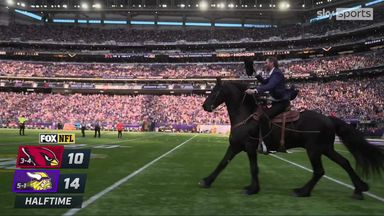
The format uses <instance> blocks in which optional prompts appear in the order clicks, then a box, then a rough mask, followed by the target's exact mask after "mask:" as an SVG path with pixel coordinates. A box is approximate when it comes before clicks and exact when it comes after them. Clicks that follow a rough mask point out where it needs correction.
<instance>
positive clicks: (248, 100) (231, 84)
mask: <svg viewBox="0 0 384 216" xmlns="http://www.w3.org/2000/svg"><path fill="white" fill-rule="evenodd" d="M224 86H227V88H228V90H229V91H231V92H235V89H236V90H238V91H239V92H238V93H239V95H238V96H237V97H238V98H244V99H243V101H242V103H243V104H246V105H248V106H250V107H255V100H254V98H253V97H246V96H247V94H246V93H245V90H247V89H248V88H249V85H248V83H244V82H240V81H226V82H225V83H224Z"/></svg>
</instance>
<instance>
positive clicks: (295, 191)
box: [292, 188, 311, 197]
mask: <svg viewBox="0 0 384 216" xmlns="http://www.w3.org/2000/svg"><path fill="white" fill-rule="evenodd" d="M292 195H293V196H294V197H309V196H311V194H310V193H308V192H305V191H303V190H302V189H301V188H296V189H293V193H292Z"/></svg>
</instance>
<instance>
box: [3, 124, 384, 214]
mask: <svg viewBox="0 0 384 216" xmlns="http://www.w3.org/2000/svg"><path fill="white" fill-rule="evenodd" d="M41 132H44V131H42V130H40V131H37V130H33V131H32V130H26V136H23V137H22V136H18V135H17V130H10V129H3V130H0V215H63V214H66V215H104V216H106V215H384V181H383V180H384V178H381V179H380V178H378V177H374V178H370V179H366V181H367V182H368V183H369V184H370V187H371V190H370V191H369V192H370V194H366V195H365V200H354V199H352V198H351V195H352V192H353V190H352V189H351V188H348V185H350V184H351V181H350V180H349V178H348V176H347V174H346V173H345V172H344V171H343V170H342V169H341V168H340V167H338V166H337V165H335V164H334V163H333V162H331V161H329V160H328V159H327V158H325V157H323V162H324V167H325V171H326V176H327V178H322V179H321V180H320V182H319V183H318V185H317V186H316V187H315V189H314V191H313V192H312V196H311V197H309V198H296V197H293V196H291V190H292V189H293V188H296V187H301V186H302V185H303V184H304V183H306V182H307V181H308V180H309V178H310V177H311V173H310V172H309V171H308V170H307V169H306V168H310V165H309V161H308V159H307V156H306V153H305V152H304V151H303V149H293V150H292V153H290V154H282V153H278V154H276V155H274V156H271V155H268V156H266V155H259V167H260V182H261V190H260V192H259V194H256V195H252V196H246V195H243V194H242V188H243V187H244V186H246V185H248V184H249V182H250V173H249V164H248V159H247V156H246V154H245V153H241V154H239V155H238V156H237V157H236V158H235V159H234V160H233V161H232V162H231V164H229V166H228V167H227V169H226V170H224V172H223V173H222V175H220V176H219V177H218V179H217V181H216V182H215V183H214V184H213V185H212V187H211V188H210V189H202V188H199V187H198V184H197V183H198V182H199V180H200V179H201V178H203V177H205V176H207V175H208V174H209V173H210V172H211V171H212V170H213V169H214V168H215V167H216V165H217V164H218V162H219V160H220V159H221V158H222V156H223V155H224V152H225V150H226V148H227V145H228V137H226V136H215V135H202V134H199V135H196V134H171V133H127V132H126V133H124V134H123V139H120V140H119V139H117V132H102V138H100V139H98V138H93V136H92V134H91V132H90V131H89V132H88V134H87V137H86V138H82V137H80V132H76V136H77V137H76V143H77V144H78V145H79V147H81V148H90V149H92V156H91V161H90V167H89V169H77V170H75V169H72V170H63V171H62V173H87V174H88V177H87V183H86V190H85V194H84V203H83V208H82V209H72V210H69V209H15V208H14V207H13V206H14V201H15V194H14V193H12V192H11V184H12V181H13V173H14V161H15V160H16V155H17V149H18V146H19V145H21V144H23V145H26V144H37V143H38V133H41ZM49 132H56V131H49ZM336 149H337V150H338V151H339V152H340V153H341V154H343V155H344V156H346V157H347V158H349V159H350V161H351V163H352V164H354V160H353V159H352V158H351V154H349V153H348V152H347V150H346V148H345V147H344V146H343V145H339V144H337V145H336Z"/></svg>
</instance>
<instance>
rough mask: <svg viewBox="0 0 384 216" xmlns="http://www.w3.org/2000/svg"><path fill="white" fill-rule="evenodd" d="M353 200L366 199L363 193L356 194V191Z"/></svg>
mask: <svg viewBox="0 0 384 216" xmlns="http://www.w3.org/2000/svg"><path fill="white" fill-rule="evenodd" d="M352 199H355V200H363V199H364V196H363V193H362V192H356V191H355V192H353V194H352Z"/></svg>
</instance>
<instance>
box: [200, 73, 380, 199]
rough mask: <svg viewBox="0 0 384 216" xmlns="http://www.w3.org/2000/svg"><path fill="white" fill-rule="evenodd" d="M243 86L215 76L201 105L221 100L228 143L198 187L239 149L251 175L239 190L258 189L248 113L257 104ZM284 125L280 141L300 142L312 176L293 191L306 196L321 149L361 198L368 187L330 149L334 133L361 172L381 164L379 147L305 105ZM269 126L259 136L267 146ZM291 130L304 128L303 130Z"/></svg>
mask: <svg viewBox="0 0 384 216" xmlns="http://www.w3.org/2000/svg"><path fill="white" fill-rule="evenodd" d="M246 89H247V84H244V83H239V82H224V83H222V82H221V80H220V79H218V80H217V83H216V86H215V87H214V88H213V89H212V92H211V94H210V95H209V96H208V98H207V99H206V100H205V102H204V104H203V108H204V110H205V111H208V112H212V111H213V110H214V109H216V108H217V107H218V106H219V105H221V104H222V103H225V105H226V107H227V110H228V114H229V118H230V122H231V133H230V136H229V143H230V144H229V147H228V149H227V152H226V153H225V156H224V158H223V159H222V160H221V162H220V163H219V165H218V166H217V167H216V169H215V170H214V171H213V172H212V173H211V174H210V175H209V176H207V177H205V178H203V179H202V180H201V181H200V182H199V184H200V186H201V187H204V188H209V187H210V186H211V184H212V183H213V182H214V181H215V179H216V178H217V176H218V175H219V174H220V172H221V171H222V170H223V169H224V168H225V167H226V166H227V165H228V163H229V162H230V161H231V160H232V159H233V158H234V157H235V156H236V155H237V154H238V153H239V152H241V151H245V152H246V153H247V155H248V158H249V162H250V169H251V177H252V178H251V184H250V185H249V186H246V187H245V188H244V190H245V191H244V192H245V194H248V195H250V194H256V193H257V192H259V190H260V186H259V180H258V165H257V148H258V144H259V139H258V138H259V129H258V127H259V125H258V121H256V120H254V119H250V118H249V116H251V115H252V114H253V113H255V110H257V109H258V106H259V105H258V104H257V103H255V98H253V97H252V96H251V95H246V94H245V90H246ZM247 119H248V120H247ZM245 120H246V121H245ZM241 122H243V124H241ZM287 128H294V129H295V130H294V131H293V130H289V129H288V130H286V132H285V147H286V148H287V149H289V148H295V147H303V148H305V149H306V151H307V154H308V157H309V159H310V162H311V165H312V168H313V176H312V178H311V179H310V180H309V181H308V182H307V183H306V184H305V185H304V186H303V187H300V188H296V189H294V190H293V195H294V196H298V197H307V196H310V194H311V191H312V189H313V188H314V186H315V185H316V183H317V182H318V181H319V179H320V178H321V177H322V176H323V175H324V169H323V164H322V161H321V156H322V155H325V156H327V157H328V158H330V159H331V160H332V161H334V162H335V163H337V164H339V165H340V166H341V167H342V168H343V169H344V170H345V171H346V172H347V173H348V174H349V176H350V178H351V180H352V182H353V185H354V186H355V190H354V193H353V198H355V199H363V192H364V191H368V190H369V187H368V184H367V183H365V182H364V181H363V180H362V179H361V178H360V177H359V176H358V175H357V174H356V172H355V171H354V170H353V168H352V167H351V165H350V163H349V161H348V160H347V159H346V158H344V157H343V156H342V155H340V154H339V153H338V152H336V151H335V149H334V141H335V135H336V134H337V135H338V136H339V137H340V138H341V140H342V142H343V143H344V144H345V145H346V147H347V148H348V150H349V151H350V152H351V153H352V155H353V156H354V158H355V159H356V164H357V165H358V167H360V168H361V169H362V171H363V173H364V174H365V175H366V176H368V175H370V174H373V173H377V174H380V173H381V171H383V170H384V149H383V148H380V147H378V146H375V145H372V144H369V143H368V142H367V141H366V140H365V139H364V137H363V135H362V134H361V133H360V132H359V131H357V130H355V129H354V128H352V127H350V126H349V125H348V124H347V123H345V122H344V121H342V120H340V119H338V118H336V117H329V116H324V115H322V114H320V113H317V112H314V111H310V110H306V111H303V112H301V113H300V119H299V120H298V121H296V122H293V123H292V124H289V125H287ZM269 129H270V130H269V132H266V131H264V132H263V133H262V134H261V135H262V136H265V137H268V136H270V138H272V139H265V140H264V142H265V143H266V145H267V146H269V147H273V146H274V143H279V140H280V136H281V128H280V127H278V125H275V124H272V125H271V126H270V128H269ZM297 131H307V132H309V133H300V132H297ZM311 131H313V133H311Z"/></svg>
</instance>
